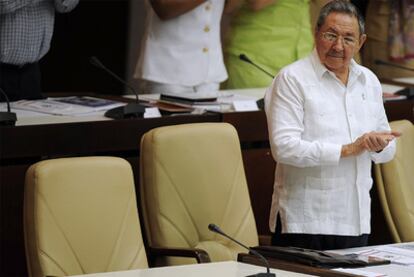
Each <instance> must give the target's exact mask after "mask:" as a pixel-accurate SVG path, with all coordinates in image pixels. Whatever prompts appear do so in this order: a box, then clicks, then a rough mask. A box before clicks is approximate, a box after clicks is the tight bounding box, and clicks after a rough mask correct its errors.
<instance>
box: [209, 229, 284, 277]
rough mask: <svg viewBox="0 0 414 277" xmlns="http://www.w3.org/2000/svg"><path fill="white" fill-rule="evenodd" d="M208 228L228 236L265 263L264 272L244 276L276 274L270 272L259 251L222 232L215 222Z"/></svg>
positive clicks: (269, 276)
mask: <svg viewBox="0 0 414 277" xmlns="http://www.w3.org/2000/svg"><path fill="white" fill-rule="evenodd" d="M208 229H209V230H210V231H212V232H214V233H217V234H219V235H222V236H224V237H226V238H228V239H229V240H231V241H233V242H235V243H237V244H238V245H240V246H241V247H243V248H245V249H247V250H249V251H250V252H251V253H252V254H253V255H255V256H257V257H259V258H260V259H261V260H262V261H263V262H264V263H265V265H266V272H265V273H263V272H262V273H256V274H253V275H249V276H246V277H276V274H274V273H270V269H269V263H268V261H267V260H266V259H265V257H263V255H262V254H260V253H259V252H257V251H256V250H253V249H251V248H250V247H248V246H246V245H244V244H243V243H241V242H239V241H237V240H235V239H234V238H232V237H230V236H229V235H227V234H226V233H224V232H223V231H222V230H221V229H220V227H218V226H217V225H216V224H213V223H210V224H209V225H208Z"/></svg>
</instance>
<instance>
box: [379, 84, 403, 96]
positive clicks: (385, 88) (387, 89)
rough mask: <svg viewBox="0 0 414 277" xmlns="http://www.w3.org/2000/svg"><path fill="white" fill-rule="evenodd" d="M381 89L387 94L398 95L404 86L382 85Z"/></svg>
mask: <svg viewBox="0 0 414 277" xmlns="http://www.w3.org/2000/svg"><path fill="white" fill-rule="evenodd" d="M381 88H382V92H387V93H392V94H394V93H396V92H397V91H399V90H402V89H403V88H404V87H402V86H396V85H390V84H382V83H381Z"/></svg>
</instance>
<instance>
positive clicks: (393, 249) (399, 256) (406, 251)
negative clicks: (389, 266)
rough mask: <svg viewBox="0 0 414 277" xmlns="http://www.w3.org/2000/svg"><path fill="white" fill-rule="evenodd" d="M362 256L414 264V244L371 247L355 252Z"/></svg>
mask: <svg viewBox="0 0 414 277" xmlns="http://www.w3.org/2000/svg"><path fill="white" fill-rule="evenodd" d="M353 253H354V254H358V255H361V256H368V257H375V258H381V259H386V260H389V261H391V263H395V264H400V265H409V266H414V246H413V245H410V247H408V246H405V245H404V244H403V245H395V246H387V245H386V246H379V247H373V248H371V249H366V250H361V251H357V252H353Z"/></svg>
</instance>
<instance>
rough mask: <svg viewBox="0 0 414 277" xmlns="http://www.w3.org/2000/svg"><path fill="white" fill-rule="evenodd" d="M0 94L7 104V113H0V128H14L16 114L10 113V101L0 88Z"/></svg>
mask: <svg viewBox="0 0 414 277" xmlns="http://www.w3.org/2000/svg"><path fill="white" fill-rule="evenodd" d="M0 93H1V94H2V95H3V96H4V99H5V100H6V103H7V112H0V125H1V126H14V125H15V124H16V121H17V116H16V113H13V112H11V111H10V101H9V97H7V94H6V93H5V92H4V90H3V89H2V88H0Z"/></svg>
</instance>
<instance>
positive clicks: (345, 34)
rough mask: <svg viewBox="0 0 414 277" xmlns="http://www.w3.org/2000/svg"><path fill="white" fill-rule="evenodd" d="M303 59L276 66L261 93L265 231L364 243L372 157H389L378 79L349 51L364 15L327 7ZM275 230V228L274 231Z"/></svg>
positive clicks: (334, 245)
mask: <svg viewBox="0 0 414 277" xmlns="http://www.w3.org/2000/svg"><path fill="white" fill-rule="evenodd" d="M314 37H315V44H316V47H315V49H314V51H313V53H311V54H310V55H309V56H308V57H306V58H304V59H302V60H299V61H297V62H295V63H293V64H291V65H289V66H287V67H285V68H283V69H282V70H281V72H280V73H279V75H278V76H277V77H276V78H275V80H274V82H273V84H272V86H271V87H270V88H269V89H268V91H267V93H266V98H265V106H266V115H267V120H268V126H269V136H270V143H271V149H272V154H273V156H274V158H275V160H276V161H277V168H276V173H275V184H274V192H273V201H272V207H271V215H270V220H269V221H270V222H269V224H270V228H271V230H272V232H275V234H274V236H273V239H272V242H273V244H274V245H281V246H297V247H304V248H311V249H320V250H325V249H340V248H348V247H357V246H364V245H366V244H367V239H368V234H369V233H370V195H369V191H370V189H371V186H372V178H371V161H374V162H375V163H380V162H386V161H389V160H391V159H392V158H393V155H394V152H395V142H394V141H393V140H394V138H395V137H397V136H399V135H400V134H399V133H397V132H392V131H391V130H390V127H389V125H388V122H387V117H386V115H385V111H384V107H383V103H382V90H381V85H380V82H379V81H378V79H377V77H376V76H375V75H374V74H373V73H372V72H371V71H370V70H369V69H367V68H365V67H363V66H360V65H358V64H357V63H356V62H355V61H354V60H353V56H354V55H355V54H356V53H357V52H358V51H359V49H360V48H361V46H362V45H363V43H364V41H365V39H366V35H365V34H364V22H363V18H362V17H361V16H360V15H359V13H358V11H357V10H356V8H355V7H354V6H353V5H352V4H351V3H349V2H347V1H343V0H335V1H332V2H330V3H328V4H327V5H325V6H324V7H323V8H322V10H321V12H320V15H319V19H318V22H317V26H316V30H315V35H314ZM275 229H276V230H275Z"/></svg>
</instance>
